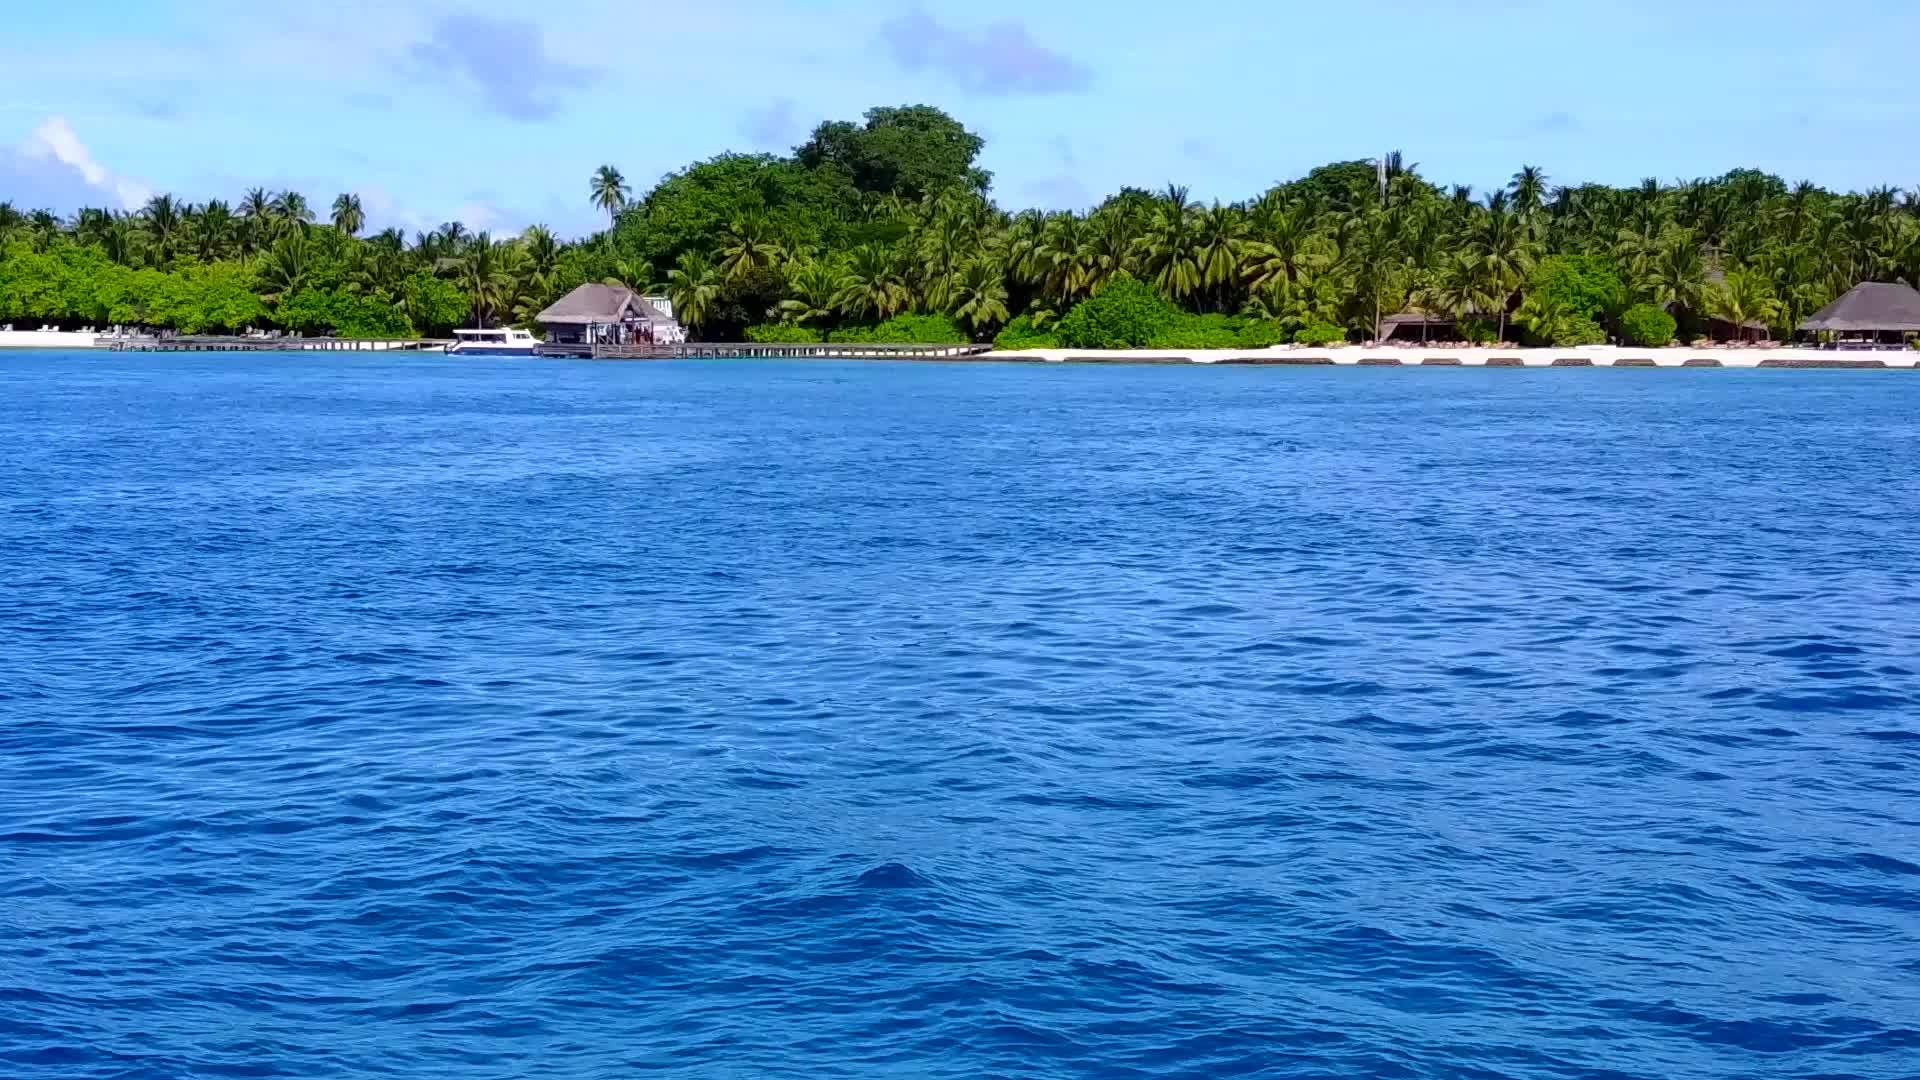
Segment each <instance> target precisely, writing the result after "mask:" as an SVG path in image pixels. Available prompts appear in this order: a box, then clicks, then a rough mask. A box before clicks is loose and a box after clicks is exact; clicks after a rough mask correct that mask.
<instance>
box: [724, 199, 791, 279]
mask: <svg viewBox="0 0 1920 1080" xmlns="http://www.w3.org/2000/svg"><path fill="white" fill-rule="evenodd" d="M720 256H721V259H720V270H721V272H722V273H724V274H726V276H728V277H730V278H738V277H744V276H746V274H747V273H749V272H750V271H753V270H771V269H773V268H775V267H777V266H779V265H780V263H781V262H783V261H784V260H785V259H786V251H785V249H783V248H782V247H781V246H780V243H779V241H778V240H776V239H775V238H774V235H773V229H772V227H771V226H770V225H768V224H767V218H766V215H765V214H761V213H759V212H757V211H756V212H754V213H749V214H744V215H742V216H740V217H737V218H734V219H733V224H731V225H729V226H728V227H727V235H726V238H725V239H724V240H723V241H722V244H721V248H720Z"/></svg>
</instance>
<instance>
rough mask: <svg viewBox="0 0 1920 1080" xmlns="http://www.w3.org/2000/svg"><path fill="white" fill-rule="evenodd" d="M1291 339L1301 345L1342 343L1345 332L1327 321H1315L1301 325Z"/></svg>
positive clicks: (1345, 336)
mask: <svg viewBox="0 0 1920 1080" xmlns="http://www.w3.org/2000/svg"><path fill="white" fill-rule="evenodd" d="M1293 340H1294V341H1295V342H1296V343H1297V344H1301V345H1344V344H1346V340H1347V332H1346V331H1345V330H1342V329H1340V328H1339V327H1337V326H1333V325H1331V324H1328V323H1315V324H1313V325H1312V326H1303V327H1301V328H1300V330H1299V331H1298V332H1297V333H1295V334H1294V335H1293Z"/></svg>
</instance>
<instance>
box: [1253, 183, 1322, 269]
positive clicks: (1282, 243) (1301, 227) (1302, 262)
mask: <svg viewBox="0 0 1920 1080" xmlns="http://www.w3.org/2000/svg"><path fill="white" fill-rule="evenodd" d="M1245 255H1246V264H1245V266H1244V268H1243V269H1242V273H1243V274H1244V275H1245V277H1246V278H1247V285H1248V287H1249V288H1251V289H1253V290H1254V291H1256V292H1257V291H1259V290H1262V289H1265V288H1267V287H1268V286H1269V285H1271V284H1272V283H1273V282H1275V281H1276V280H1281V281H1285V282H1286V283H1287V284H1289V285H1293V284H1297V283H1298V282H1299V281H1300V278H1301V276H1302V275H1304V274H1308V273H1315V272H1318V271H1320V270H1324V269H1325V268H1326V267H1328V266H1330V265H1331V264H1332V263H1333V260H1334V258H1335V256H1336V255H1337V252H1335V251H1334V250H1333V245H1332V244H1331V242H1330V241H1329V240H1328V239H1327V237H1326V235H1325V234H1324V233H1323V232H1322V231H1321V229H1320V221H1319V214H1318V213H1317V212H1316V210H1315V208H1314V207H1313V205H1312V204H1311V203H1309V202H1307V201H1306V200H1305V199H1289V198H1286V197H1285V196H1284V195H1281V194H1279V193H1277V192H1268V193H1267V194H1266V195H1265V196H1264V197H1262V198H1261V200H1260V202H1259V203H1258V204H1256V205H1255V206H1254V208H1253V221H1252V240H1251V241H1249V243H1248V244H1247V247H1246V249H1245Z"/></svg>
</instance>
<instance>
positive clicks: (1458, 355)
mask: <svg viewBox="0 0 1920 1080" xmlns="http://www.w3.org/2000/svg"><path fill="white" fill-rule="evenodd" d="M971 359H975V360H999V361H1007V362H1021V361H1025V362H1028V363H1054V364H1076V363H1077V364H1192V365H1220V366H1225V367H1493V368H1510V367H1527V368H1551V367H1566V368H1581V367H1625V368H1826V369H1834V370H1852V369H1866V370H1874V371H1890V370H1905V369H1912V368H1920V350H1915V349H1880V350H1858V351H1855V350H1841V349H1816V348H1799V347H1791V346H1787V347H1780V348H1771V349H1706V348H1693V347H1687V346H1666V347H1664V348H1659V349H1639V348H1632V347H1630V346H1624V345H1585V346H1579V347H1575V348H1564V349H1556V348H1550V347H1549V348H1514V349H1499V348H1491V347H1477V348H1471V349H1458V348H1435V347H1431V346H1429V347H1424V348H1423V347H1421V346H1417V345H1415V346H1406V345H1391V346H1377V345H1376V346H1365V345H1347V346H1342V347H1336V348H1319V347H1307V346H1289V345H1281V346H1276V347H1274V348H1270V349H1022V350H1018V351H1009V352H992V353H987V354H985V355H982V356H978V357H973V358H971Z"/></svg>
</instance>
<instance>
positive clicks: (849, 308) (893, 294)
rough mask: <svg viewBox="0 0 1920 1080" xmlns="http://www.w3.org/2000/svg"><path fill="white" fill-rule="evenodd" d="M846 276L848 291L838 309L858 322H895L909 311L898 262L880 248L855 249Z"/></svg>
mask: <svg viewBox="0 0 1920 1080" xmlns="http://www.w3.org/2000/svg"><path fill="white" fill-rule="evenodd" d="M846 273H847V284H846V288H845V289H844V290H842V292H841V296H840V299H839V301H838V303H837V305H836V306H837V307H839V308H840V310H842V311H845V312H846V313H848V314H849V315H853V316H855V317H856V318H862V319H874V320H883V319H889V318H892V317H893V316H895V315H897V314H899V313H900V312H901V311H903V310H905V309H906V307H907V303H908V301H909V300H910V299H911V291H910V290H909V289H908V288H907V283H906V279H905V276H904V275H903V274H901V272H900V264H899V260H898V258H897V257H896V256H895V255H894V254H893V253H892V252H890V251H888V250H887V249H886V248H884V247H882V246H880V245H879V244H862V245H860V246H859V247H857V248H854V249H853V254H852V256H851V258H849V259H848V261H847V267H846Z"/></svg>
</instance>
